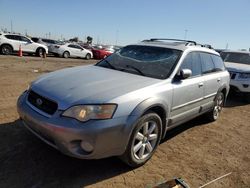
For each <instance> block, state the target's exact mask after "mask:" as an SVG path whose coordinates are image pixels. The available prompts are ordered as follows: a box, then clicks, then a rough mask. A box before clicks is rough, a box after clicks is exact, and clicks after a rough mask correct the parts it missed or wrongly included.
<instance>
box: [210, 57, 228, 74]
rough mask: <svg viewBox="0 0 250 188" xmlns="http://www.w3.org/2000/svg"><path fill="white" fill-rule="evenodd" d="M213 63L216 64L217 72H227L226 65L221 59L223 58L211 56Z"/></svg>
mask: <svg viewBox="0 0 250 188" xmlns="http://www.w3.org/2000/svg"><path fill="white" fill-rule="evenodd" d="M211 57H212V59H213V62H214V66H215V71H224V70H225V65H224V62H223V60H222V59H221V57H219V56H217V55H211Z"/></svg>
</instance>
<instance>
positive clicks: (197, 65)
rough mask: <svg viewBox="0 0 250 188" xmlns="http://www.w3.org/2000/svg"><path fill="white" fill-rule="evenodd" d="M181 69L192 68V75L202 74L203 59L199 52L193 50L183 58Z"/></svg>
mask: <svg viewBox="0 0 250 188" xmlns="http://www.w3.org/2000/svg"><path fill="white" fill-rule="evenodd" d="M180 69H190V70H191V71H192V76H191V77H196V76H199V75H201V60H200V55H199V53H198V52H191V53H189V54H187V56H186V57H185V59H184V60H183V62H182V64H181V67H180Z"/></svg>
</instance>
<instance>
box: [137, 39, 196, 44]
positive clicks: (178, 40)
mask: <svg viewBox="0 0 250 188" xmlns="http://www.w3.org/2000/svg"><path fill="white" fill-rule="evenodd" d="M160 40H168V41H177V42H186V44H185V45H188V44H190V43H192V44H194V45H196V44H197V43H196V42H195V41H192V40H181V39H167V38H152V39H147V40H143V41H142V42H153V41H160Z"/></svg>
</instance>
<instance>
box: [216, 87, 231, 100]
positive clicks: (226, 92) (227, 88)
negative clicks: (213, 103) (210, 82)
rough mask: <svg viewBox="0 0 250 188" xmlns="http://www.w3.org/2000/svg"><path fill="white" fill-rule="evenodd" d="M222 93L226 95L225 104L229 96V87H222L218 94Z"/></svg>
mask: <svg viewBox="0 0 250 188" xmlns="http://www.w3.org/2000/svg"><path fill="white" fill-rule="evenodd" d="M220 92H222V93H223V95H224V102H226V98H227V95H228V93H229V87H227V85H226V84H224V85H222V86H221V87H220V88H219V89H218V92H217V93H220Z"/></svg>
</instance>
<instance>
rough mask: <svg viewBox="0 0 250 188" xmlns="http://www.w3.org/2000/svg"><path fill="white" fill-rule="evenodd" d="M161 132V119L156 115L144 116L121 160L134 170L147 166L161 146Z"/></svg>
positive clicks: (139, 121)
mask: <svg viewBox="0 0 250 188" xmlns="http://www.w3.org/2000/svg"><path fill="white" fill-rule="evenodd" d="M161 132H162V122H161V118H160V117H159V116H158V115H157V114H156V113H148V114H145V115H144V116H142V117H141V118H140V119H139V120H138V121H137V123H136V126H135V128H134V130H133V132H132V134H131V136H130V139H129V143H128V145H127V148H126V151H125V153H124V154H123V155H122V156H121V157H120V158H121V160H123V162H125V163H126V164H128V165H129V166H131V167H133V168H135V167H139V166H142V165H143V164H145V163H146V162H147V161H148V160H149V159H150V158H151V157H152V155H153V154H154V152H155V150H156V148H157V146H158V145H159V142H160V140H161Z"/></svg>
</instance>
